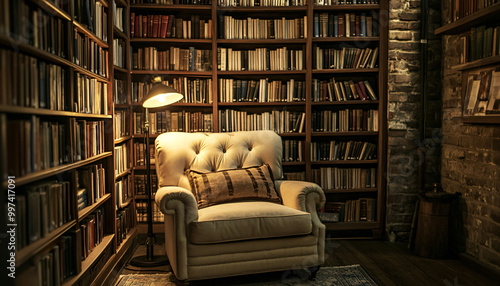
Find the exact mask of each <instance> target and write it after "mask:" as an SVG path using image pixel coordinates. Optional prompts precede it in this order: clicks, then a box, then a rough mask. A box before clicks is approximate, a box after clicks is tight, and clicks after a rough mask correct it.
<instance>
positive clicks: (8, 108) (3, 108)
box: [0, 105, 112, 119]
mask: <svg viewBox="0 0 500 286" xmlns="http://www.w3.org/2000/svg"><path fill="white" fill-rule="evenodd" d="M0 112H2V113H13V114H28V115H40V116H65V117H78V118H91V119H111V118H112V116H111V115H102V114H87V113H79V112H72V111H59V110H50V109H43V108H34V107H22V106H12V105H0Z"/></svg>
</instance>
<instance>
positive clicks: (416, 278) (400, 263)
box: [120, 240, 500, 286]
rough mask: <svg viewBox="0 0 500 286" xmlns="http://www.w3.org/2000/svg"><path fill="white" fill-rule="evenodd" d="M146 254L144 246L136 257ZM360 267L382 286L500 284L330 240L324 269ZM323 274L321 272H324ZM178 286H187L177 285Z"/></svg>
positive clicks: (379, 247)
mask: <svg viewBox="0 0 500 286" xmlns="http://www.w3.org/2000/svg"><path fill="white" fill-rule="evenodd" d="M143 254H145V247H144V246H143V245H140V246H139V247H138V248H137V250H136V252H135V254H134V256H136V255H143ZM155 254H158V255H164V249H163V246H162V245H158V246H156V247H155ZM353 264H360V265H361V266H362V267H363V268H364V269H365V270H366V272H368V274H369V275H370V276H371V277H372V278H373V279H374V280H375V281H376V282H377V283H378V284H379V285H380V286H386V285H387V286H392V285H404V286H417V285H418V286H422V285H443V286H466V285H470V286H476V285H481V286H483V285H484V286H488V285H500V282H499V281H500V277H498V276H496V275H495V274H494V273H489V272H487V271H486V270H485V269H483V268H480V267H478V266H477V265H474V264H469V263H467V262H466V261H464V260H459V259H430V258H423V257H418V256H416V255H414V254H413V253H412V252H411V251H409V250H408V249H407V248H406V244H402V243H390V242H386V241H376V240H328V241H327V249H326V261H325V264H324V266H325V267H327V266H340V265H353ZM169 271H171V268H170V266H163V267H157V268H153V269H144V268H142V269H141V268H136V267H132V266H130V265H128V263H127V264H126V265H125V266H124V268H122V271H121V273H120V274H147V273H165V272H169ZM320 271H321V270H320ZM282 276H283V272H279V273H278V272H275V273H269V274H257V275H247V276H240V277H229V278H221V279H214V280H207V281H199V282H191V283H189V285H193V286H194V285H221V286H222V285H228V286H229V285H238V284H240V283H248V281H266V280H268V279H276V278H279V277H282ZM177 284H178V285H186V284H182V283H180V282H179V283H177Z"/></svg>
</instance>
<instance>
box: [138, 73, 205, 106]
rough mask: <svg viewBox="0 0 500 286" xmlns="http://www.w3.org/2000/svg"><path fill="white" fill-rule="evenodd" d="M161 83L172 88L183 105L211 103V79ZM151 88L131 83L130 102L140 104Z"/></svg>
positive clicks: (183, 79)
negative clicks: (178, 95) (180, 95)
mask: <svg viewBox="0 0 500 286" xmlns="http://www.w3.org/2000/svg"><path fill="white" fill-rule="evenodd" d="M162 83H163V84H165V85H167V86H172V87H173V88H174V89H175V90H177V91H178V92H179V93H180V94H182V95H184V98H183V99H182V100H181V101H179V102H184V103H212V79H211V78H207V79H204V78H188V77H177V78H173V79H172V80H166V79H163V80H162ZM152 87H153V85H152V84H149V83H145V82H140V81H139V82H137V81H132V102H141V101H142V100H143V98H144V97H145V96H146V95H147V94H148V92H149V90H150V89H151V88H152Z"/></svg>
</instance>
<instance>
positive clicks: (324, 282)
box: [116, 265, 377, 286]
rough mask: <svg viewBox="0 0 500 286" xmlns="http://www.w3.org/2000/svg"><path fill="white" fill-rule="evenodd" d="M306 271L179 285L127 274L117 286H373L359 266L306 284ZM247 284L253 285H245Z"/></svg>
mask: <svg viewBox="0 0 500 286" xmlns="http://www.w3.org/2000/svg"><path fill="white" fill-rule="evenodd" d="M307 278H308V272H307V271H306V270H295V271H288V272H281V273H274V274H255V275H246V276H240V277H229V278H221V279H212V280H203V281H193V282H185V283H184V282H181V281H178V280H177V279H176V278H175V276H174V275H173V274H172V273H167V274H129V275H121V276H120V277H119V278H118V282H117V283H116V285H117V286H132V285H133V286H138V285H140V286H146V285H148V286H149V285H151V286H180V285H190V286H191V285H192V286H195V285H210V286H212V285H213V286H222V285H228V286H229V285H237V286H278V285H285V286H332V285H335V286H361V285H362V286H377V283H375V281H373V279H372V278H370V276H369V275H368V273H366V271H365V270H364V269H363V268H362V267H361V266H360V265H351V266H338V267H322V268H321V269H320V270H319V271H318V274H317V275H316V280H315V281H309V280H308V279H307ZM248 281H253V282H251V283H249V282H248Z"/></svg>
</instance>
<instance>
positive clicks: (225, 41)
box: [217, 39, 307, 45]
mask: <svg viewBox="0 0 500 286" xmlns="http://www.w3.org/2000/svg"><path fill="white" fill-rule="evenodd" d="M306 42H307V39H217V44H241V45H257V44H261V45H272V44H275V45H290V44H306Z"/></svg>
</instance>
